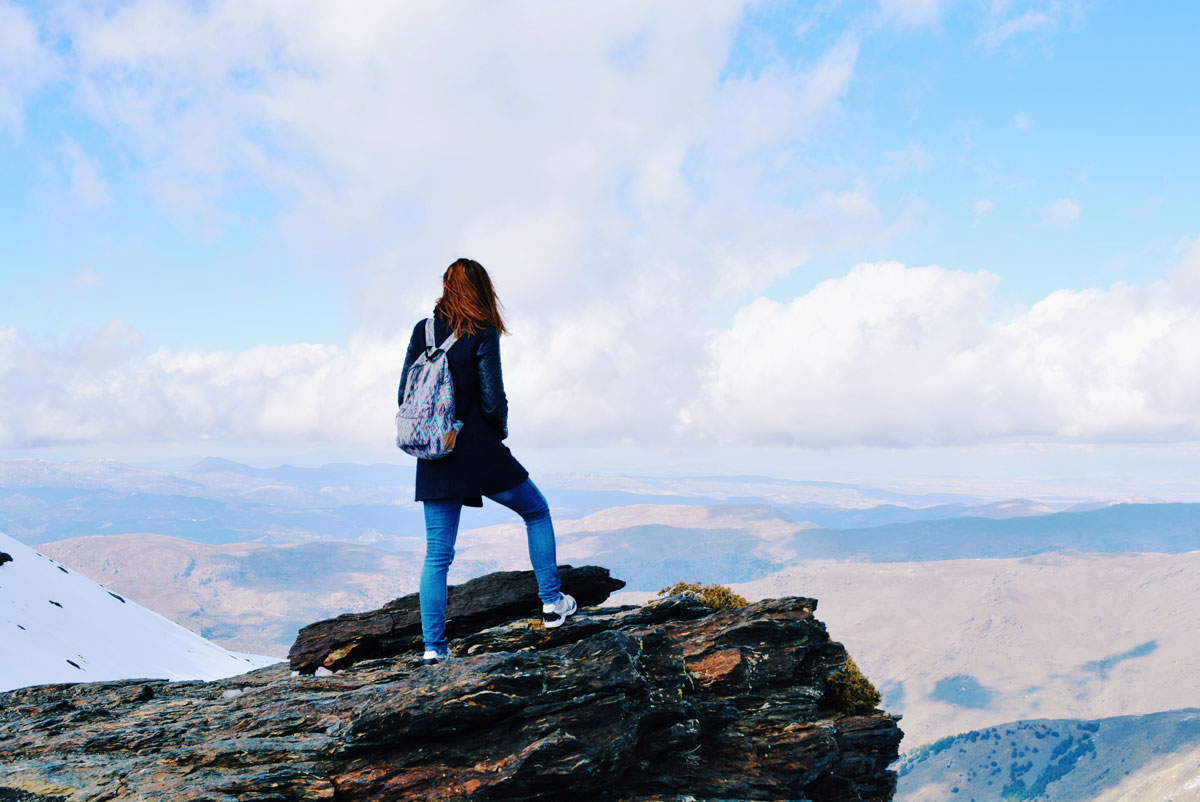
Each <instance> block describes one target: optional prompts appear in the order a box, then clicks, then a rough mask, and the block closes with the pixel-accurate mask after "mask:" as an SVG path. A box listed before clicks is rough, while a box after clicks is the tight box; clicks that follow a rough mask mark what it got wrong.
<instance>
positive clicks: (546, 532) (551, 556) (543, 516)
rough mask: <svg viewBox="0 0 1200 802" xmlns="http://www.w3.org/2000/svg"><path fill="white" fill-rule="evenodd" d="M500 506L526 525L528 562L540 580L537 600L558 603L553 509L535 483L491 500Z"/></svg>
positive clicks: (493, 497)
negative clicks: (551, 511)
mask: <svg viewBox="0 0 1200 802" xmlns="http://www.w3.org/2000/svg"><path fill="white" fill-rule="evenodd" d="M488 498H490V499H491V500H492V501H495V502H496V503H497V504H503V505H504V506H505V507H508V508H509V509H510V510H512V511H513V512H515V513H516V514H517V515H520V516H521V520H523V521H525V532H526V534H527V535H528V537H529V562H530V563H531V564H532V565H533V574H534V576H536V577H537V583H538V598H540V599H541V600H542V602H543V603H544V604H552V603H553V602H554V601H555V600H556V599H558V589H559V587H561V582H560V581H559V578H558V556H557V554H556V553H555V549H554V523H553V522H552V521H551V520H550V505H548V504H547V503H546V498H545V496H543V495H542V493H541V491H539V490H538V489H537V486H536V485H534V483H533V482H532V481H531V480H529V479H526V480H525V481H524V482H522V483H521V484H519V485H517V486H516V487H514V488H513V489H512V490H505V491H504V492H503V493H494V494H491V495H489V496H488Z"/></svg>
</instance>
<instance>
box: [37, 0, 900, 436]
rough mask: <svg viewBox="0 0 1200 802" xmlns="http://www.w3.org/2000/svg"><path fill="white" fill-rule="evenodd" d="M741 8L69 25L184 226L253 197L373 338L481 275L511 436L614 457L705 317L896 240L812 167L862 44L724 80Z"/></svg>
mask: <svg viewBox="0 0 1200 802" xmlns="http://www.w3.org/2000/svg"><path fill="white" fill-rule="evenodd" d="M747 5H748V3H739V2H725V1H724V0H700V1H699V2H697V0H676V1H674V2H662V3H639V2H633V0H620V1H619V2H612V3H604V4H598V5H583V6H580V5H578V4H569V5H568V4H546V3H541V2H530V1H529V0H505V1H504V2H495V3H465V2H450V3H437V4H403V3H391V2H362V3H355V4H353V6H346V5H345V4H341V5H331V4H329V3H322V2H316V0H308V1H302V2H281V1H280V0H238V1H237V2H233V1H232V0H226V1H222V0H217V1H216V2H212V3H204V4H178V3H166V2H159V1H158V0H134V2H127V3H121V4H119V5H115V6H113V7H111V8H105V7H103V6H83V7H78V6H64V7H61V8H60V10H59V13H58V15H57V17H56V20H57V22H56V24H57V25H59V26H60V27H61V28H62V29H63V31H64V32H66V33H67V34H68V35H69V38H70V41H71V42H72V47H73V50H74V54H75V56H76V58H77V63H78V67H77V70H78V73H77V75H75V76H74V78H73V85H74V86H75V87H76V94H77V97H78V99H79V103H80V104H82V106H83V107H84V108H85V109H86V110H87V111H88V114H89V115H90V116H91V117H92V118H94V119H95V120H97V121H98V122H99V123H100V124H101V125H104V126H107V127H108V128H109V130H111V131H113V132H115V133H116V134H117V135H118V136H120V137H121V138H122V139H123V140H124V141H126V142H127V143H128V146H129V147H130V148H131V149H132V150H133V151H134V152H136V153H137V154H138V155H139V157H140V159H141V161H142V162H143V163H144V164H145V166H146V173H147V175H148V176H150V181H151V182H152V184H153V185H154V187H155V188H156V191H157V193H158V196H159V197H160V198H161V199H162V200H163V202H164V203H167V204H171V205H174V206H177V207H178V208H180V209H183V210H185V211H187V212H189V213H191V212H193V211H195V210H202V209H203V208H204V207H205V205H206V204H208V205H219V204H218V201H219V200H220V199H221V198H222V196H223V193H227V192H229V191H232V190H231V187H236V186H238V185H239V182H244V181H245V180H247V176H250V177H252V178H253V179H254V180H256V181H261V182H262V183H263V184H264V185H265V186H266V187H268V188H269V189H270V190H272V191H273V192H274V193H276V195H275V196H276V197H281V198H286V199H287V203H286V209H285V211H284V213H283V216H282V220H281V222H280V225H281V227H282V230H283V233H284V235H285V237H286V238H287V240H288V241H289V243H290V244H291V245H292V246H293V248H294V251H295V253H296V254H297V255H298V257H299V258H300V259H301V260H305V261H307V262H308V267H312V268H315V269H328V270H332V271H336V272H338V273H344V274H348V275H349V276H350V280H351V283H352V285H353V286H361V287H364V288H365V289H364V291H363V292H361V294H360V295H359V297H358V300H357V306H356V310H355V311H356V314H357V316H358V318H359V320H360V321H361V332H360V333H361V336H362V338H364V339H368V340H371V341H379V342H384V341H387V342H393V341H394V340H395V337H396V333H397V329H403V332H402V334H403V335H406V334H407V331H408V328H407V327H408V326H409V325H411V321H413V320H415V319H417V318H418V317H420V316H421V315H423V314H425V313H427V311H428V309H429V308H430V306H431V302H432V300H433V298H434V297H436V295H437V294H438V291H439V286H438V277H439V274H440V271H441V269H443V268H444V266H445V265H447V264H448V263H449V262H450V261H451V260H452V259H453V258H454V257H457V256H460V255H461V256H471V257H473V258H477V259H479V260H480V261H482V262H483V263H484V264H485V265H486V266H487V267H488V268H489V270H490V271H491V272H492V273H493V277H494V278H495V280H496V283H497V286H498V288H499V290H500V292H501V296H502V298H503V300H504V302H505V304H506V305H507V307H508V309H510V310H512V321H511V322H512V324H513V330H514V333H515V334H517V335H518V336H516V337H514V338H513V339H512V340H511V358H509V355H508V354H507V353H506V360H507V364H508V365H510V366H511V367H510V371H511V373H512V376H513V382H512V386H513V393H514V396H515V400H519V401H520V402H521V403H520V404H515V405H514V406H515V409H516V410H517V414H520V415H526V416H528V420H529V421H531V422H534V421H536V422H538V426H537V427H536V428H537V429H538V430H542V429H544V428H552V427H548V426H543V423H545V422H553V423H556V424H561V425H564V426H565V425H566V421H567V420H568V418H569V419H570V420H571V422H572V423H573V424H574V426H573V428H574V430H575V431H576V432H577V433H578V436H579V437H594V438H596V439H597V440H604V439H607V438H609V437H610V436H611V435H610V434H609V433H610V432H611V431H612V429H613V426H614V423H613V421H615V420H618V419H620V418H621V416H622V413H621V412H620V410H622V409H624V408H627V407H628V406H629V405H630V404H634V405H637V404H639V403H640V402H641V396H642V394H644V393H647V392H649V393H651V394H653V395H654V396H655V397H656V398H669V399H672V400H674V401H678V402H681V401H682V400H683V399H684V398H686V389H685V388H686V387H687V386H688V382H686V381H684V380H683V378H682V375H683V374H685V373H686V372H687V371H689V370H691V369H693V367H694V361H695V358H694V356H689V355H692V354H695V353H696V352H697V350H698V348H699V346H700V343H701V340H700V339H699V338H700V334H699V332H698V331H697V327H696V325H695V323H696V321H697V320H698V319H701V318H703V317H705V316H707V315H711V314H713V310H714V309H715V308H717V307H718V306H719V305H721V304H727V303H729V299H731V298H738V297H745V296H746V295H747V294H749V293H754V292H759V291H761V290H762V289H763V288H764V287H766V286H769V285H770V284H771V283H772V282H773V281H775V280H777V279H778V278H780V277H781V276H783V275H786V274H787V273H789V272H791V271H792V270H794V269H795V268H796V267H797V266H798V265H800V264H802V263H803V262H804V261H806V260H807V259H808V258H809V257H810V255H811V254H813V253H816V252H826V253H832V252H837V251H839V250H842V249H846V248H851V247H857V245H858V244H859V243H861V242H863V241H870V240H871V239H872V237H874V236H882V233H881V232H882V226H881V225H880V221H879V216H878V214H877V212H876V209H875V207H874V205H873V204H872V202H871V199H870V197H869V194H868V192H867V190H866V189H865V188H864V187H860V186H855V185H851V186H846V185H845V184H844V183H843V184H842V185H833V186H831V185H830V183H829V180H828V178H827V177H822V176H823V173H822V171H823V170H824V169H825V168H824V166H821V165H808V164H806V163H805V162H804V160H803V159H802V158H801V157H800V156H799V155H798V150H799V148H798V145H801V144H802V143H803V142H805V141H806V138H807V137H809V136H811V135H813V133H814V132H815V131H816V130H817V127H818V126H819V124H820V121H821V120H822V119H823V118H824V117H825V116H826V115H830V114H835V113H836V111H837V108H838V104H839V99H840V97H841V96H842V94H843V93H844V91H845V89H846V87H847V86H848V85H849V83H850V81H851V79H852V77H853V74H854V68H855V65H856V63H857V59H858V53H859V40H858V38H857V34H856V33H854V30H853V26H848V27H847V32H846V33H845V34H844V35H842V36H840V37H836V36H835V37H833V39H831V40H830V41H829V43H828V44H827V45H825V46H823V48H816V47H814V48H812V49H811V52H809V53H808V55H807V56H806V57H805V58H801V59H799V60H797V59H796V58H795V57H794V55H792V56H786V57H785V56H783V55H775V56H771V57H769V58H768V59H767V61H766V63H764V64H762V65H756V66H761V69H756V70H755V71H754V73H753V74H752V75H727V74H725V67H726V64H727V61H728V58H729V53H730V48H731V46H732V43H733V42H734V40H735V38H736V36H737V33H738V31H739V29H740V26H742V25H743V24H744V22H745V20H746V16H745V14H744V10H745V7H746V6H747ZM507 342H508V341H506V348H508V347H509V346H508V345H507ZM547 377H556V379H557V383H556V382H552V381H549V380H548V378H547ZM563 394H569V395H570V397H571V398H572V399H574V401H573V402H572V403H574V404H576V405H582V406H584V407H586V408H587V409H588V410H589V414H588V415H587V416H586V417H581V416H579V415H577V414H574V413H571V412H569V411H564V410H562V409H561V407H560V405H558V403H557V402H558V400H561V398H563V397H564V395H563ZM675 408H678V407H677V406H676V407H675ZM671 421H672V413H669V412H664V411H662V410H661V409H659V408H657V407H656V408H655V411H654V412H653V414H648V415H646V416H645V418H644V419H643V420H642V422H641V424H640V426H641V429H640V430H639V432H638V435H639V436H640V435H641V434H643V433H644V432H643V431H642V430H644V431H660V430H663V429H665V428H668V427H669V426H670V424H671ZM546 437H547V439H553V435H552V434H547V435H546Z"/></svg>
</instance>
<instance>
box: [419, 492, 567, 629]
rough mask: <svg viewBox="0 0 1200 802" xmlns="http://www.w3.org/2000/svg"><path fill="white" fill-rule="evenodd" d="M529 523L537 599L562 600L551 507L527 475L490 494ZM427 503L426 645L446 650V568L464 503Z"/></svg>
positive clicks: (423, 581) (423, 598)
mask: <svg viewBox="0 0 1200 802" xmlns="http://www.w3.org/2000/svg"><path fill="white" fill-rule="evenodd" d="M488 498H490V499H491V500H492V501H494V502H496V503H497V504H503V505H504V506H505V507H508V508H509V509H510V510H512V511H513V512H515V513H517V515H520V516H521V518H522V520H524V521H525V531H526V533H527V534H528V537H529V562H531V563H532V564H533V573H534V576H536V577H537V584H538V597H539V598H540V599H541V600H542V602H543V603H545V604H550V603H552V602H554V601H555V600H556V599H558V589H559V586H560V582H559V578H558V558H557V556H556V555H555V551H554V524H553V523H552V522H551V521H550V506H549V505H548V504H546V499H545V497H544V496H542V494H541V492H540V491H539V490H538V489H537V486H536V485H534V483H533V482H532V481H530V480H529V479H526V480H525V481H524V482H522V483H521V484H519V485H517V486H516V487H514V488H513V489H512V490H505V491H504V492H503V493H492V494H489V495H488ZM424 504H425V565H424V567H423V568H422V569H421V630H422V633H423V635H424V637H425V648H426V649H428V650H432V651H436V652H445V651H446V649H447V646H448V644H447V641H446V572H447V571H449V570H450V563H452V562H453V561H454V541H455V539H456V538H457V537H458V518H459V515H460V514H461V513H462V502H461V501H459V500H458V499H439V500H436V501H426V502H424Z"/></svg>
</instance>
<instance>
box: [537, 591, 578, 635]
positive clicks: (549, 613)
mask: <svg viewBox="0 0 1200 802" xmlns="http://www.w3.org/2000/svg"><path fill="white" fill-rule="evenodd" d="M578 609H579V608H578V606H577V605H576V604H575V597H574V596H570V595H568V594H566V593H560V594H558V601H556V602H554V603H552V604H543V605H542V623H543V624H545V625H546V627H547V628H549V629H554V628H555V627H561V626H562V624H563V621H566V620H567V616H569V615H571V613H573V612H575V611H576V610H578Z"/></svg>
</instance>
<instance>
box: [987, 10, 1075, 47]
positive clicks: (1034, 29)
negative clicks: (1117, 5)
mask: <svg viewBox="0 0 1200 802" xmlns="http://www.w3.org/2000/svg"><path fill="white" fill-rule="evenodd" d="M1082 16H1083V7H1082V3H1081V2H1080V1H1079V0H992V5H991V10H990V12H989V14H988V18H987V21H986V23H985V25H984V28H983V32H982V34H981V39H982V41H983V44H984V45H985V46H987V47H999V46H1000V45H1002V44H1004V43H1005V42H1007V41H1008V40H1010V39H1013V38H1014V37H1018V36H1022V35H1035V34H1043V35H1049V34H1053V33H1055V32H1057V31H1058V30H1059V29H1061V28H1063V27H1064V26H1065V27H1070V28H1073V27H1075V26H1076V25H1077V24H1078V22H1079V20H1080V19H1081V18H1082Z"/></svg>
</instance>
